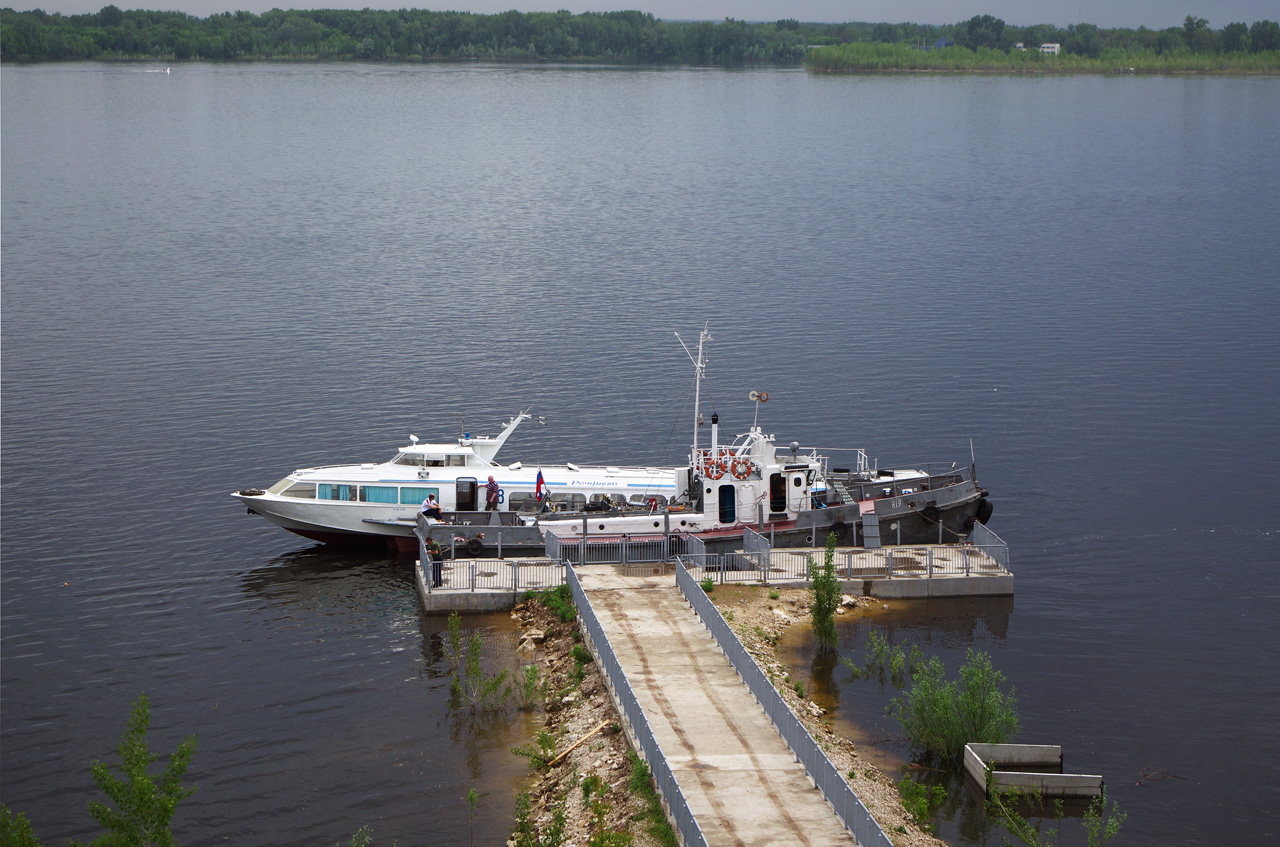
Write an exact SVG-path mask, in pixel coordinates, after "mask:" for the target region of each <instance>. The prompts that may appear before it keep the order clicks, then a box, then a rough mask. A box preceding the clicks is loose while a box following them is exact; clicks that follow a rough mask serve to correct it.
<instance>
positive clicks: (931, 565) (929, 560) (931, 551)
mask: <svg viewBox="0 0 1280 847" xmlns="http://www.w3.org/2000/svg"><path fill="white" fill-rule="evenodd" d="M926 557H927V559H928V562H929V579H933V548H932V547H930V548H928V553H927V554H926Z"/></svg>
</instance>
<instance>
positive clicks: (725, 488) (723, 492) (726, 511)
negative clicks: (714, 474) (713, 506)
mask: <svg viewBox="0 0 1280 847" xmlns="http://www.w3.org/2000/svg"><path fill="white" fill-rule="evenodd" d="M737 520H738V492H737V489H735V488H734V487H733V486H732V485H722V486H720V523H734V522H735V521H737Z"/></svg>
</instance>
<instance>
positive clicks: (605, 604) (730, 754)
mask: <svg viewBox="0 0 1280 847" xmlns="http://www.w3.org/2000/svg"><path fill="white" fill-rule="evenodd" d="M577 572H578V575H579V577H580V578H581V580H582V587H583V589H584V590H585V591H586V593H587V598H588V599H589V600H590V602H591V605H592V607H593V608H594V609H595V611H596V615H597V616H598V617H599V619H600V623H601V625H602V627H603V628H604V631H605V634H606V636H607V637H608V639H609V643H610V644H612V645H613V648H614V651H615V653H616V654H617V657H618V661H619V663H620V664H621V665H622V669H623V672H624V673H626V675H627V680H628V681H629V682H630V684H631V687H632V689H633V690H634V691H635V694H636V698H637V699H638V700H639V701H640V705H641V707H642V708H643V709H644V711H645V715H646V716H647V717H648V719H649V724H650V726H651V727H652V729H653V734H654V736H655V737H656V738H657V741H658V744H659V746H661V747H662V750H663V752H664V753H665V754H666V756H667V762H668V764H669V765H670V766H671V770H672V772H673V773H674V774H675V777H676V781H677V782H679V784H680V789H681V791H683V792H684V795H685V797H686V798H688V801H689V806H690V809H691V811H692V812H693V814H694V817H696V818H697V820H698V824H699V826H701V827H702V832H703V834H704V835H705V836H706V838H707V843H708V844H709V845H736V847H747V845H778V844H788V845H814V847H818V845H822V846H823V847H825V845H853V844H855V843H856V842H855V841H854V839H853V836H852V835H850V834H849V832H848V830H846V829H845V828H844V826H843V825H842V824H841V823H840V819H839V818H837V817H836V814H835V812H834V811H833V810H832V808H831V806H830V805H828V804H827V801H826V800H825V799H824V798H823V796H822V794H821V792H819V791H818V789H816V788H814V787H813V783H812V782H810V781H809V777H808V775H806V774H805V772H804V767H803V766H802V765H800V764H799V763H798V762H796V761H795V757H794V756H793V755H792V754H791V751H790V750H789V749H788V748H787V745H786V743H785V742H784V741H783V740H782V737H781V736H780V735H778V732H777V730H775V729H774V727H773V724H772V723H770V722H769V718H768V717H767V716H766V715H765V713H764V711H763V710H762V709H761V708H760V706H759V705H758V704H757V703H756V701H755V698H754V697H752V696H751V693H750V692H749V691H748V690H747V687H746V685H745V684H743V682H742V680H741V678H739V676H738V674H737V672H736V671H734V669H733V667H732V666H731V665H730V664H729V661H728V659H726V658H725V655H724V653H722V652H721V651H720V648H719V646H718V645H717V644H716V642H715V639H713V638H712V637H711V633H710V632H709V631H708V630H707V629H706V627H704V626H703V625H702V622H701V621H700V620H698V617H697V615H695V614H694V612H693V609H692V608H690V606H689V604H688V603H686V602H685V600H684V597H682V596H681V595H680V591H679V590H678V589H677V588H676V585H675V577H674V576H655V577H627V576H622V575H620V574H618V573H617V572H616V571H615V569H614V568H612V567H609V566H589V567H584V568H578V569H577Z"/></svg>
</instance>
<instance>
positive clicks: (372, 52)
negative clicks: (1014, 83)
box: [0, 5, 1280, 72]
mask: <svg viewBox="0 0 1280 847" xmlns="http://www.w3.org/2000/svg"><path fill="white" fill-rule="evenodd" d="M940 40H942V41H943V42H944V43H947V42H951V43H952V45H951V46H947V47H946V48H944V49H925V48H932V47H933V45H934V44H936V43H938V42H939V41H940ZM1018 43H1023V44H1025V45H1027V46H1028V48H1029V49H1027V50H1019V49H1017V47H1016V45H1017V44H1018ZM1042 43H1057V44H1060V45H1061V51H1062V55H1060V56H1042V55H1041V54H1040V53H1039V52H1038V50H1037V49H1036V48H1037V47H1038V46H1039V45H1040V44H1042ZM0 58H2V59H3V60H4V61H18V62H32V61H50V60H66V59H142V60H161V61H170V60H177V61H181V60H187V59H225V60H260V59H283V60H324V61H333V60H360V61H432V60H449V59H512V60H543V59H552V60H560V61H565V60H583V61H607V62H671V63H686V64H711V65H741V64H762V63H773V64H787V65H798V64H800V63H802V62H807V63H808V64H809V66H810V67H812V68H813V69H815V70H822V71H866V70H913V69H934V70H1028V71H1041V72H1045V71H1048V72H1054V71H1066V72H1072V71H1076V72H1079V71H1084V72H1100V71H1109V70H1116V69H1119V68H1121V67H1123V68H1134V69H1136V70H1138V71H1148V72H1160V71H1204V70H1212V71H1222V72H1231V71H1236V72H1260V71H1280V24H1276V23H1274V22H1272V21H1257V22H1255V23H1253V24H1252V25H1251V26H1249V25H1246V24H1244V23H1232V24H1228V25H1226V26H1224V27H1223V28H1222V29H1221V30H1214V29H1212V28H1210V27H1209V23H1208V21H1207V20H1205V19H1204V18H1195V17H1193V16H1188V17H1187V19H1186V23H1185V24H1184V25H1183V26H1181V27H1171V28H1169V29H1163V30H1152V29H1147V28H1145V27H1139V28H1138V29H1136V30H1135V29H1100V28H1099V27H1096V26H1094V25H1092V24H1072V25H1071V26H1068V27H1066V28H1065V29H1059V28H1058V27H1056V26H1054V25H1052V24H1036V25H1033V26H1025V27H1020V26H1012V25H1007V24H1006V23H1005V22H1004V21H1003V20H1000V19H999V18H994V17H992V16H990V15H978V16H975V17H974V18H972V19H970V20H968V21H962V22H960V23H956V24H949V25H942V26H935V25H931V24H913V23H903V24H888V23H874V24H873V23H843V24H823V23H801V22H799V21H796V20H789V19H788V20H779V21H773V22H769V23H747V22H745V21H739V20H734V19H732V18H727V19H725V20H724V21H720V22H712V21H663V20H659V19H657V18H655V17H654V16H653V15H651V14H648V13H644V12H634V11H633V12H602V13H601V12H588V13H583V14H576V15H575V14H571V13H569V12H563V11H562V12H531V13H521V12H515V11H511V12H503V13H501V14H496V15H478V14H471V13H468V12H433V11H427V10H422V9H400V10H398V11H379V10H374V9H363V10H359V11H356V10H341V9H324V10H315V11H296V10H292V11H283V10H280V9H273V10H271V11H270V12H266V13H264V14H262V15H255V14H253V13H251V12H243V11H242V12H225V13H222V14H215V15H211V16H209V17H208V18H197V17H194V16H192V15H187V14H184V13H181V12H159V11H144V10H134V11H122V10H120V9H119V8H118V7H116V6H114V5H111V6H105V7H103V8H102V10H101V11H99V12H97V13H96V14H90V15H71V16H63V15H61V14H47V13H45V12H43V11H40V10H38V9H37V10H34V11H28V12H16V11H14V10H13V9H8V8H6V9H0Z"/></svg>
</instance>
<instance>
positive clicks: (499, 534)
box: [498, 526, 502, 559]
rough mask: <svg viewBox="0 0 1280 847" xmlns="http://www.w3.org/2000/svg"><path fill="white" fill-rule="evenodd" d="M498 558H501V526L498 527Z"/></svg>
mask: <svg viewBox="0 0 1280 847" xmlns="http://www.w3.org/2000/svg"><path fill="white" fill-rule="evenodd" d="M498 558H499V559H501V558H502V527H501V526H499V527H498Z"/></svg>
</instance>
